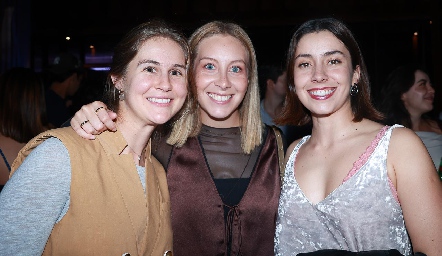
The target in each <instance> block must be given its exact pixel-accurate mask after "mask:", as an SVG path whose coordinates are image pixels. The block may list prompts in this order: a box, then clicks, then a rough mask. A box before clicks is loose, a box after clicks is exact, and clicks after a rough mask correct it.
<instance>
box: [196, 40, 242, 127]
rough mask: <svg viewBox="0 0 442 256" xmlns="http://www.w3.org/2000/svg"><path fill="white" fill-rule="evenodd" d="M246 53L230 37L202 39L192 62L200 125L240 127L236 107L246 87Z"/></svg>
mask: <svg viewBox="0 0 442 256" xmlns="http://www.w3.org/2000/svg"><path fill="white" fill-rule="evenodd" d="M247 59H248V56H247V51H246V48H245V47H244V46H243V45H242V44H241V42H240V41H239V40H237V39H235V38H234V37H232V36H229V35H214V36H211V37H208V38H205V39H203V40H202V41H201V42H200V44H199V46H198V55H197V56H196V59H195V67H194V70H193V72H194V74H195V83H196V88H197V94H198V103H199V105H200V107H201V119H202V122H203V124H205V125H209V126H212V127H233V126H239V124H240V115H239V105H240V104H241V102H242V101H243V99H244V96H245V94H246V92H247V86H248V74H247Z"/></svg>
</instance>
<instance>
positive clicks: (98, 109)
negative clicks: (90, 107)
mask: <svg viewBox="0 0 442 256" xmlns="http://www.w3.org/2000/svg"><path fill="white" fill-rule="evenodd" d="M102 108H104V107H99V108H97V109H96V110H95V113H97V112H98V111H100V109H102Z"/></svg>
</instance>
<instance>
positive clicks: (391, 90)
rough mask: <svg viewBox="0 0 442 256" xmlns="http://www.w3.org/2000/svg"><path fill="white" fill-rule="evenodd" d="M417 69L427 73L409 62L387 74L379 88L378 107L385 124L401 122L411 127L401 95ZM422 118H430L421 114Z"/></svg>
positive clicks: (411, 83) (418, 65) (408, 86)
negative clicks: (383, 116) (383, 115)
mask: <svg viewBox="0 0 442 256" xmlns="http://www.w3.org/2000/svg"><path fill="white" fill-rule="evenodd" d="M418 70H420V71H422V72H424V73H426V74H428V72H427V70H426V69H425V68H424V67H422V66H421V65H420V64H418V63H409V64H405V65H403V66H400V67H397V68H396V69H395V70H393V71H392V72H391V73H390V74H389V75H388V76H387V79H386V80H385V83H384V85H383V87H382V88H381V98H380V101H379V109H380V110H381V111H382V112H383V113H384V114H385V119H384V121H383V122H384V123H385V124H387V125H393V124H401V125H403V126H405V127H408V128H411V127H412V123H411V119H410V113H409V112H408V110H407V109H406V108H405V105H404V102H403V101H402V99H401V96H402V94H404V93H405V92H407V91H408V90H410V88H411V87H412V86H413V84H414V81H415V72H416V71H418ZM422 118H427V119H430V116H428V115H422Z"/></svg>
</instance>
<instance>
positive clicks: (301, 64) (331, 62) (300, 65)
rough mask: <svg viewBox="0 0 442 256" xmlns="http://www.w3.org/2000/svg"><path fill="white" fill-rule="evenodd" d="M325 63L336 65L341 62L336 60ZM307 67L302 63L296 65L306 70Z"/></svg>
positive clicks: (306, 64)
mask: <svg viewBox="0 0 442 256" xmlns="http://www.w3.org/2000/svg"><path fill="white" fill-rule="evenodd" d="M327 63H329V64H331V65H337V64H340V63H342V61H340V60H338V59H332V60H329V61H328V62H327ZM308 66H310V64H309V63H307V62H302V63H300V64H299V65H298V67H299V68H307V67H308Z"/></svg>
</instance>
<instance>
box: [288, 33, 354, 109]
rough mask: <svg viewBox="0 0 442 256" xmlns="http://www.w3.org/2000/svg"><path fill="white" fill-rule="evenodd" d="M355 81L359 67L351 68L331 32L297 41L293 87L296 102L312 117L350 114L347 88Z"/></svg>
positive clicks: (348, 57)
mask: <svg viewBox="0 0 442 256" xmlns="http://www.w3.org/2000/svg"><path fill="white" fill-rule="evenodd" d="M358 80H359V67H358V66H357V67H356V69H353V68H352V62H351V56H350V53H349V51H348V50H347V48H346V47H345V45H344V44H343V43H342V42H341V41H340V40H339V39H338V38H337V37H336V36H334V35H333V34H332V33H331V32H329V31H325V30H324V31H320V32H314V33H309V34H306V35H304V36H303V37H302V38H301V39H300V40H299V43H298V45H297V48H296V51H295V63H294V84H295V88H296V93H297V95H298V98H299V100H300V101H301V102H302V104H303V105H304V106H305V107H306V108H307V109H309V110H310V112H311V113H312V116H315V115H329V114H331V113H334V112H336V111H338V110H340V109H344V111H348V112H349V113H350V114H351V103H350V94H349V91H350V86H351V85H352V84H354V83H358Z"/></svg>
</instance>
